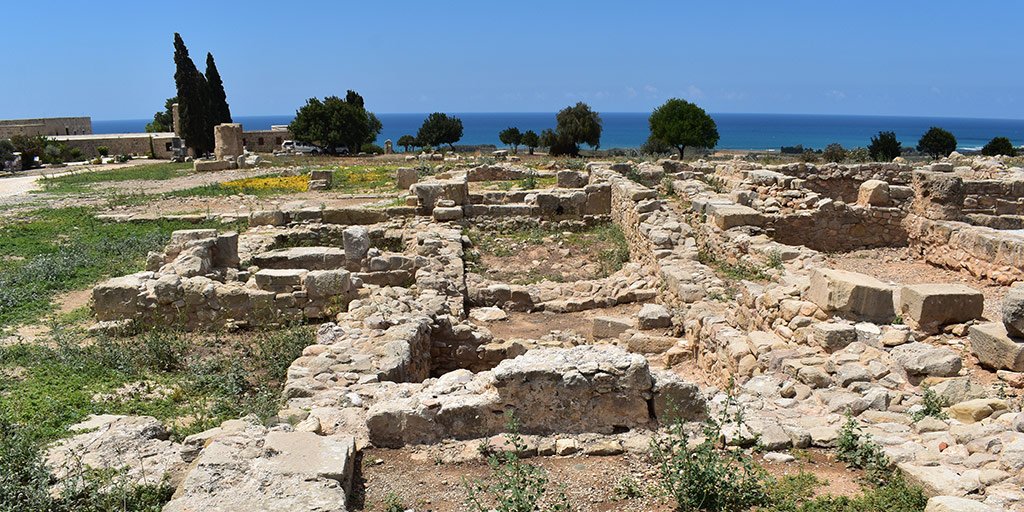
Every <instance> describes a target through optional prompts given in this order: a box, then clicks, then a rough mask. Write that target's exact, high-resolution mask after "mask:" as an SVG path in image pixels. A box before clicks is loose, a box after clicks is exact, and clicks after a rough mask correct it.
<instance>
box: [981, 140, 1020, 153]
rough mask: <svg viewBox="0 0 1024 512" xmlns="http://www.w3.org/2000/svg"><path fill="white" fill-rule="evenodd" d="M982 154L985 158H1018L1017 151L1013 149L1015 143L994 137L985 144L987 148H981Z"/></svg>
mask: <svg viewBox="0 0 1024 512" xmlns="http://www.w3.org/2000/svg"><path fill="white" fill-rule="evenodd" d="M981 154H983V155H985V156H996V155H1005V156H1017V149H1016V148H1014V147H1013V143H1012V142H1010V139H1008V138H1006V137H993V138H992V140H990V141H988V144H985V147H983V148H981Z"/></svg>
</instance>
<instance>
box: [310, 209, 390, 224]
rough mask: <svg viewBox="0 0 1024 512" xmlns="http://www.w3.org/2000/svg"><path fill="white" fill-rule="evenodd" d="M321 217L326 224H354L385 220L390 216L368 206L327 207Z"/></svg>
mask: <svg viewBox="0 0 1024 512" xmlns="http://www.w3.org/2000/svg"><path fill="white" fill-rule="evenodd" d="M321 218H322V219H323V222H324V223H325V224H340V225H343V226H353V225H363V224H376V223H378V222H384V221H386V220H387V219H388V216H387V215H386V214H385V213H384V212H382V211H379V210H369V209H366V208H325V209H324V210H323V211H322V212H321Z"/></svg>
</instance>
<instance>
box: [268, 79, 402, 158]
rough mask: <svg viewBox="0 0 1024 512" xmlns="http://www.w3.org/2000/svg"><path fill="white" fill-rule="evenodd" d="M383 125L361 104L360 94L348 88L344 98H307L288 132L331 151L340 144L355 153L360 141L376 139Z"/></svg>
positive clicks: (370, 141) (360, 146)
mask: <svg viewBox="0 0 1024 512" xmlns="http://www.w3.org/2000/svg"><path fill="white" fill-rule="evenodd" d="M382 128H383V126H382V125H381V122H380V120H378V119H377V116H375V115H373V113H372V112H368V111H367V110H366V108H364V106H363V98H362V96H360V95H359V94H358V93H356V92H355V91H348V94H346V96H345V99H341V98H339V97H337V96H328V97H326V98H324V99H323V101H321V100H319V99H317V98H310V99H308V100H307V101H306V104H305V105H304V106H303V107H302V108H300V109H299V110H298V111H297V112H296V113H295V119H294V120H292V122H291V124H290V125H288V130H289V131H291V132H292V135H293V136H294V137H295V138H296V139H298V140H301V141H305V142H311V143H313V144H317V145H319V146H323V147H325V148H327V150H328V151H334V149H335V148H337V147H339V146H343V147H345V148H347V149H348V151H349V153H352V154H355V153H358V152H359V150H360V149H361V148H362V146H363V144H367V143H372V142H373V141H374V140H376V139H377V135H379V134H380V132H381V129H382Z"/></svg>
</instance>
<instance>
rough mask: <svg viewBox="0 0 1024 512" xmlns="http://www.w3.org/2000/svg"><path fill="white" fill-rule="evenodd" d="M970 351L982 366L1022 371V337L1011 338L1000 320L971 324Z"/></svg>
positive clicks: (969, 333) (1023, 340)
mask: <svg viewBox="0 0 1024 512" xmlns="http://www.w3.org/2000/svg"><path fill="white" fill-rule="evenodd" d="M968 337H969V338H970V340H971V351H972V352H974V355H975V356H977V357H978V362H979V363H981V364H982V365H983V366H987V367H989V368H994V369H996V370H1010V371H1013V372H1024V339H1017V338H1011V337H1010V335H1009V334H1007V332H1006V326H1004V325H1003V324H1002V323H1001V322H989V323H985V324H978V325H972V326H971V329H970V331H968Z"/></svg>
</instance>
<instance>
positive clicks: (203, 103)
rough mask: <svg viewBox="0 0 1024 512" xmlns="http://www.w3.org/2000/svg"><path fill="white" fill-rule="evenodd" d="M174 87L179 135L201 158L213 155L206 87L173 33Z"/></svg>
mask: <svg viewBox="0 0 1024 512" xmlns="http://www.w3.org/2000/svg"><path fill="white" fill-rule="evenodd" d="M174 68H175V69H174V84H175V86H176V87H177V89H178V107H179V110H180V116H181V134H182V136H183V137H184V138H185V143H186V144H188V146H189V147H191V148H192V149H193V151H195V153H196V154H197V155H202V154H206V153H209V152H211V151H213V129H212V128H211V126H212V125H211V124H210V121H209V96H210V95H209V87H208V86H207V83H206V78H205V77H204V76H203V75H202V74H200V73H199V70H198V69H196V65H195V63H194V62H192V58H191V57H189V55H188V48H186V47H185V42H184V41H182V39H181V35H180V34H178V33H177V32H175V33H174Z"/></svg>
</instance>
